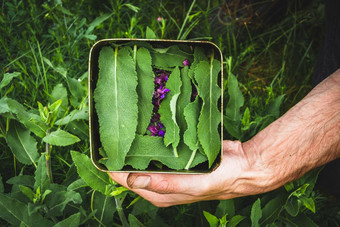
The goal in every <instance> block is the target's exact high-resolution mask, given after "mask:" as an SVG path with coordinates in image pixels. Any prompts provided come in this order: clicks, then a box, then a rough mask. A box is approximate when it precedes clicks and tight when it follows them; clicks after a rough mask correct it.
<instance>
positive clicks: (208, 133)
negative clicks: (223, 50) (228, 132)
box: [195, 58, 221, 168]
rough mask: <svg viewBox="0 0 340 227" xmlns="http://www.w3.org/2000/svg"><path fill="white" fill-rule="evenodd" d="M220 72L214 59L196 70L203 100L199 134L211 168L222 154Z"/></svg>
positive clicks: (202, 63)
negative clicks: (218, 79)
mask: <svg viewBox="0 0 340 227" xmlns="http://www.w3.org/2000/svg"><path fill="white" fill-rule="evenodd" d="M220 70H221V64H220V62H219V61H217V60H215V59H213V58H211V61H210V63H208V62H206V61H201V62H200V63H198V64H197V67H196V69H195V78H196V81H197V84H198V95H199V97H201V98H202V100H203V106H202V110H201V114H200V116H199V119H198V126H197V132H198V138H199V141H200V143H201V145H202V147H203V150H204V152H205V154H206V155H207V156H208V160H209V168H210V167H211V166H212V164H213V162H214V160H215V158H216V157H217V155H218V154H219V153H220V152H221V139H220V134H219V132H218V126H219V124H220V122H221V113H220V111H219V110H218V108H217V104H218V100H219V98H220V96H221V88H220V87H219V86H218V85H217V78H218V74H219V72H220Z"/></svg>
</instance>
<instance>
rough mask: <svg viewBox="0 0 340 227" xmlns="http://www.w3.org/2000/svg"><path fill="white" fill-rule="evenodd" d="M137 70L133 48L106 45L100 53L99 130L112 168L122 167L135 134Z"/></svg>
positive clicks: (95, 92)
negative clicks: (132, 52)
mask: <svg viewBox="0 0 340 227" xmlns="http://www.w3.org/2000/svg"><path fill="white" fill-rule="evenodd" d="M136 86H137V73H136V71H135V69H134V62H133V58H132V57H131V56H130V48H126V47H124V48H122V49H120V50H118V47H116V48H115V51H113V49H112V48H110V47H104V48H103V49H102V50H101V51H100V54H99V78H98V82H97V87H96V89H95V91H94V100H95V108H96V110H97V113H98V119H99V126H100V128H99V133H100V140H101V142H102V145H103V147H104V149H105V151H106V152H107V155H108V160H107V162H106V165H107V168H108V169H109V170H120V169H121V168H122V167H123V166H124V159H125V155H126V154H127V152H128V151H129V149H130V146H131V144H132V141H133V139H134V137H135V131H136V128H137V119H138V107H137V102H138V96H137V92H136Z"/></svg>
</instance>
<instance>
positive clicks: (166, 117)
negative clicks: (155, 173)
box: [158, 67, 182, 156]
mask: <svg viewBox="0 0 340 227" xmlns="http://www.w3.org/2000/svg"><path fill="white" fill-rule="evenodd" d="M181 86H182V82H181V75H180V71H179V68H178V67H176V68H175V69H174V70H173V71H172V73H171V74H170V76H169V79H168V81H167V83H166V88H168V89H170V92H168V93H167V94H166V96H165V98H164V99H163V101H162V103H161V105H160V107H159V110H158V112H159V114H160V115H161V122H162V123H163V125H164V127H165V130H166V131H165V135H164V144H165V146H169V145H170V144H172V147H173V152H174V155H175V156H176V155H177V146H178V143H179V141H180V135H179V130H180V129H179V127H178V123H177V119H176V107H177V100H178V97H179V95H180V93H181Z"/></svg>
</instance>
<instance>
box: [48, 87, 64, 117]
mask: <svg viewBox="0 0 340 227" xmlns="http://www.w3.org/2000/svg"><path fill="white" fill-rule="evenodd" d="M57 100H62V102H61V107H62V109H59V113H58V116H60V115H61V113H63V112H65V110H66V109H67V107H68V97H67V90H66V88H65V87H64V85H63V84H57V85H56V86H54V88H53V90H52V93H51V97H50V102H51V103H53V102H56V101H57Z"/></svg>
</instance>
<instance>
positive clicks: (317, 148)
mask: <svg viewBox="0 0 340 227" xmlns="http://www.w3.org/2000/svg"><path fill="white" fill-rule="evenodd" d="M243 148H244V150H245V153H246V154H247V156H248V157H249V159H250V162H251V169H250V170H249V173H248V175H249V176H247V179H248V180H253V181H256V182H259V181H261V183H260V185H259V187H263V191H267V190H268V191H269V190H272V189H275V188H277V187H279V186H281V185H283V184H284V183H287V182H290V181H293V180H295V179H298V178H299V177H301V176H302V175H303V174H305V173H306V172H308V171H309V170H311V169H313V168H315V167H318V166H321V165H324V164H326V163H327V162H330V161H332V160H334V159H336V158H339V157H340V70H338V71H337V72H336V73H334V74H332V75H331V76H329V77H328V78H327V79H326V80H325V81H323V82H322V83H320V84H319V85H318V86H317V87H315V88H314V89H313V90H312V91H311V92H310V93H309V94H308V95H307V96H306V97H305V98H304V99H303V100H301V101H300V102H299V103H298V104H297V105H295V106H294V107H293V108H291V109H290V110H289V111H288V112H287V113H286V114H284V115H283V116H282V117H281V118H279V119H278V120H276V121H275V122H273V123H272V124H271V125H269V126H268V127H267V128H265V129H264V130H262V131H261V132H260V133H258V134H257V135H256V136H255V137H254V138H252V139H251V140H250V141H248V142H246V143H244V144H243ZM252 183H253V184H254V185H256V183H254V182H252Z"/></svg>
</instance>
